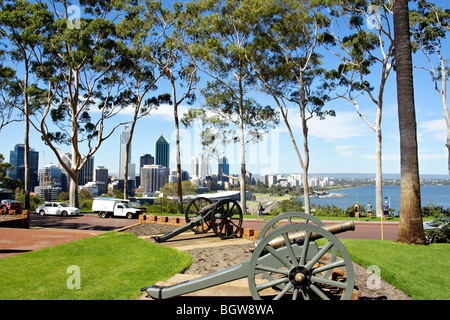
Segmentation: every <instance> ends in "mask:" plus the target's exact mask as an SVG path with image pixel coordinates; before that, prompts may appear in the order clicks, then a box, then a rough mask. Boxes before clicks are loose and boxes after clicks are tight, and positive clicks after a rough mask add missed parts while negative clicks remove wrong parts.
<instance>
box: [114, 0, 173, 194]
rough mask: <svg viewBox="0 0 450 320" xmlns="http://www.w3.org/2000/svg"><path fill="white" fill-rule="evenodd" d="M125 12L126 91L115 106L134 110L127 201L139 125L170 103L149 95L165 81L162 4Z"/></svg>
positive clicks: (121, 44)
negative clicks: (161, 106) (132, 154)
mask: <svg viewBox="0 0 450 320" xmlns="http://www.w3.org/2000/svg"><path fill="white" fill-rule="evenodd" d="M124 11H125V12H126V15H125V16H124V18H123V19H122V20H121V21H120V22H119V23H118V24H117V37H118V38H119V40H118V49H117V51H118V54H119V61H118V63H117V64H116V71H117V72H118V74H120V75H121V76H122V79H123V82H124V85H125V88H124V90H123V92H122V93H121V95H120V96H118V97H117V98H116V103H117V105H121V106H122V107H123V108H134V111H133V120H132V122H131V125H130V127H131V128H130V134H129V137H128V141H127V144H126V153H125V161H124V164H123V165H124V168H123V170H124V180H125V183H124V198H125V199H126V198H127V197H128V193H129V191H128V183H127V181H128V175H129V172H128V170H129V168H128V163H129V159H130V157H131V155H130V150H131V143H132V140H133V135H134V130H135V127H136V123H137V121H138V120H139V119H140V118H143V117H145V116H148V115H149V114H150V113H151V111H152V110H153V109H155V108H157V107H158V106H159V105H161V104H162V103H168V102H170V96H169V95H167V94H160V95H158V96H149V93H151V92H153V91H155V90H157V89H158V87H157V83H158V81H160V79H161V78H162V76H163V72H162V68H164V67H165V66H164V65H162V64H163V63H162V62H161V61H162V60H163V56H162V54H161V51H162V48H163V40H164V33H165V30H166V28H167V26H165V25H164V24H163V23H161V20H160V19H159V15H160V13H161V11H162V8H161V2H159V1H153V2H147V1H145V3H144V2H139V3H133V4H127V5H126V6H125V8H124Z"/></svg>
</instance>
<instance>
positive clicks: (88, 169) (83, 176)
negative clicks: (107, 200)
mask: <svg viewBox="0 0 450 320" xmlns="http://www.w3.org/2000/svg"><path fill="white" fill-rule="evenodd" d="M85 158H86V156H85V155H83V156H82V159H81V161H84V160H85ZM91 181H94V157H90V158H89V160H88V161H87V162H86V164H85V165H84V166H83V168H82V169H81V170H80V173H78V185H79V186H83V185H85V184H86V183H88V182H91Z"/></svg>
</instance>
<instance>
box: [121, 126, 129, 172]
mask: <svg viewBox="0 0 450 320" xmlns="http://www.w3.org/2000/svg"><path fill="white" fill-rule="evenodd" d="M129 138H130V127H129V126H125V128H123V130H122V132H121V133H120V157H119V179H125V177H124V175H125V161H126V160H125V159H126V153H127V143H128V139H129ZM128 155H129V156H128V163H131V145H130V148H129V150H128ZM128 171H130V168H128ZM129 175H130V172H128V176H129Z"/></svg>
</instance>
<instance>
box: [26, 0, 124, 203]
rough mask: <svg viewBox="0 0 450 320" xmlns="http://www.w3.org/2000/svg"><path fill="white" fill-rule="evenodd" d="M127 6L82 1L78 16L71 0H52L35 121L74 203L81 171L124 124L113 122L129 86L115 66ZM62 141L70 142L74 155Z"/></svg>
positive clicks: (37, 70)
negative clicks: (119, 26)
mask: <svg viewBox="0 0 450 320" xmlns="http://www.w3.org/2000/svg"><path fill="white" fill-rule="evenodd" d="M116 5H117V7H116ZM122 5H123V2H122V1H116V2H107V1H87V2H82V7H78V12H79V13H80V16H79V17H76V18H77V19H76V20H75V21H73V20H71V18H73V17H74V16H73V6H71V5H70V3H69V2H68V1H50V7H51V9H52V13H53V15H54V20H53V21H52V24H51V27H50V30H51V31H49V32H50V34H49V35H48V37H47V39H46V41H45V42H44V44H43V50H44V53H45V55H43V56H42V59H41V60H40V61H38V62H37V63H36V65H35V67H34V70H35V73H36V75H37V76H38V78H39V80H40V83H44V84H45V86H46V90H45V97H44V98H43V102H42V110H41V112H40V113H39V114H36V120H33V126H34V127H35V128H36V130H38V132H39V133H40V134H41V135H42V139H43V140H44V142H45V143H46V144H47V145H48V146H49V147H50V149H51V150H52V151H53V152H54V154H55V156H56V157H57V159H58V161H59V162H60V164H61V166H62V167H63V168H64V170H65V171H66V172H67V173H68V175H69V177H70V188H69V199H70V200H69V202H70V205H72V206H78V192H77V189H78V175H79V172H80V170H81V169H82V168H83V166H84V165H85V164H86V162H87V161H88V160H89V159H90V158H91V157H92V156H93V155H94V154H95V152H97V151H98V150H99V148H100V146H101V145H102V143H103V142H104V141H105V140H106V139H107V138H109V137H110V136H111V135H112V134H113V132H114V131H115V130H116V129H117V128H118V127H119V126H121V125H123V124H124V123H118V122H117V121H115V122H111V121H108V120H110V119H111V118H112V117H113V116H115V115H116V114H117V113H118V112H120V111H121V110H122V109H123V108H124V106H123V104H122V103H118V102H117V98H118V97H120V95H121V94H122V92H123V90H124V89H125V85H124V82H123V79H122V77H121V75H120V74H119V73H118V72H117V70H116V65H117V64H118V63H119V61H120V58H121V56H120V54H119V53H118V45H117V41H116V40H117V36H116V24H117V22H118V20H119V19H120V15H121V14H122V13H123V11H122V8H123V7H122ZM82 9H83V13H84V16H82V15H81V12H82ZM75 11H76V12H77V10H75ZM108 126H110V127H108ZM60 145H66V146H70V147H71V156H70V157H69V156H68V155H67V154H66V153H65V152H64V151H63V150H62V149H61V147H60ZM67 160H68V161H67Z"/></svg>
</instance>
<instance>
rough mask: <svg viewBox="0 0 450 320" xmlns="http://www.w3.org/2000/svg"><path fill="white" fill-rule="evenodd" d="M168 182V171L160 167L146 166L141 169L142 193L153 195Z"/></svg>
mask: <svg viewBox="0 0 450 320" xmlns="http://www.w3.org/2000/svg"><path fill="white" fill-rule="evenodd" d="M167 182H169V169H167V168H166V167H163V166H161V165H153V164H147V165H144V166H143V167H142V168H141V189H142V193H143V194H146V193H154V192H155V191H158V190H160V189H161V187H162V186H164V185H165V184H166V183H167Z"/></svg>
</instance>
